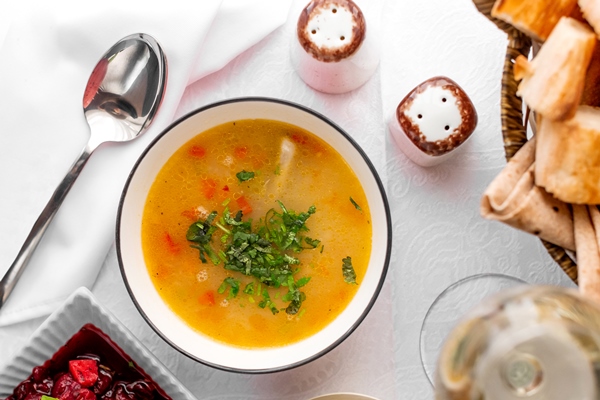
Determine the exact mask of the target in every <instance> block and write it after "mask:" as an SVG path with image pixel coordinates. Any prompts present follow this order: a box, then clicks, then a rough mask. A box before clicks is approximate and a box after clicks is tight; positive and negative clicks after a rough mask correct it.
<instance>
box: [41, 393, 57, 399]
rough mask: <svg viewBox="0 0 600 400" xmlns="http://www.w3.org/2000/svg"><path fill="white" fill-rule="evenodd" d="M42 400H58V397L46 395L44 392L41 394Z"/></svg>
mask: <svg viewBox="0 0 600 400" xmlns="http://www.w3.org/2000/svg"><path fill="white" fill-rule="evenodd" d="M42 400H58V399H57V398H56V397H50V396H46V395H45V394H43V395H42Z"/></svg>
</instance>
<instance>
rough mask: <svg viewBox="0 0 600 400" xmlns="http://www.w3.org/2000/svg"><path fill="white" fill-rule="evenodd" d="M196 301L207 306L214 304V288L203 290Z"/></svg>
mask: <svg viewBox="0 0 600 400" xmlns="http://www.w3.org/2000/svg"><path fill="white" fill-rule="evenodd" d="M198 301H199V302H200V304H204V305H207V306H214V305H215V292H214V290H207V291H206V292H204V294H202V296H200V298H199V299H198Z"/></svg>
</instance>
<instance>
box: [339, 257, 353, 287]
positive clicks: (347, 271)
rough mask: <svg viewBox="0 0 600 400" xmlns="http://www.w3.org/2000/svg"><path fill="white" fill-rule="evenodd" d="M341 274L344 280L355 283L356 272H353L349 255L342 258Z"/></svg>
mask: <svg viewBox="0 0 600 400" xmlns="http://www.w3.org/2000/svg"><path fill="white" fill-rule="evenodd" d="M342 275H344V281H345V282H347V283H353V284H355V285H356V272H354V267H353V266H352V257H350V256H348V257H346V258H343V259H342Z"/></svg>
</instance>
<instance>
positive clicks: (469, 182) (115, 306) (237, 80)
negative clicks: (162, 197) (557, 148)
mask: <svg viewBox="0 0 600 400" xmlns="http://www.w3.org/2000/svg"><path fill="white" fill-rule="evenodd" d="M305 2H306V1H301V0H296V1H295V3H294V5H293V7H292V9H291V12H290V18H289V19H288V21H287V23H286V24H285V25H284V26H283V27H281V28H280V29H279V30H277V31H275V32H274V33H273V34H271V35H270V36H268V37H267V38H266V39H265V40H263V41H262V42H261V43H259V44H258V45H256V46H254V47H253V48H251V49H250V50H249V51H247V52H246V53H244V54H242V55H241V56H239V57H238V58H236V59H235V60H234V61H232V62H231V63H230V64H229V65H227V67H226V68H224V69H223V70H221V71H219V72H217V73H215V74H213V75H210V76H208V77H206V78H204V79H202V80H200V81H198V82H196V83H195V84H194V85H192V86H190V87H189V88H188V90H187V91H186V93H185V96H184V98H183V99H182V101H181V104H180V106H179V110H178V115H183V114H185V113H187V112H189V111H191V110H193V109H195V108H197V107H200V106H203V105H206V104H208V103H211V102H214V101H218V100H222V99H227V98H232V97H241V96H268V97H277V98H283V99H286V100H290V101H294V102H297V103H300V104H303V105H305V106H308V107H311V108H313V109H315V110H317V111H318V112H320V113H322V114H325V115H326V116H328V117H329V118H331V119H332V120H333V121H334V122H336V123H337V124H338V125H340V126H341V127H342V128H344V129H345V130H346V131H347V132H348V133H349V134H350V135H351V136H352V137H353V138H355V139H356V141H357V142H358V143H359V144H360V145H361V146H362V147H363V149H364V150H365V151H366V152H367V153H368V154H369V156H370V157H371V159H372V161H373V163H374V165H375V167H376V169H377V170H378V172H379V173H380V175H381V178H382V180H383V182H384V184H385V186H386V190H387V195H388V198H389V201H390V207H391V210H392V218H393V234H394V240H393V254H392V260H391V264H390V269H389V273H388V279H387V282H386V284H385V285H384V288H383V291H382V293H381V294H380V296H379V298H378V300H377V303H376V304H375V307H374V308H373V310H372V311H371V313H370V314H369V315H368V317H367V318H366V319H365V321H364V322H363V323H362V324H361V326H360V327H359V328H358V330H357V331H356V332H354V333H353V334H352V335H351V336H350V337H349V338H348V339H347V340H346V341H345V342H344V343H342V344H341V345H340V346H338V347H337V348H336V349H334V350H333V351H331V352H330V353H328V354H327V355H325V356H324V357H322V358H321V359H319V360H317V361H314V362H312V363H310V364H308V365H305V366H302V367H299V368H296V369H294V370H291V371H286V372H281V373H277V374H269V375H259V376H248V375H240V374H231V373H226V372H222V371H217V370H214V369H211V368H208V367H205V366H203V365H200V364H197V363H195V362H193V361H191V360H190V359H188V358H186V357H184V356H182V355H181V354H179V353H177V352H176V351H175V350H173V349H171V348H170V347H169V346H168V345H167V344H166V343H164V342H163V341H162V340H161V339H160V338H159V337H158V336H156V335H155V334H154V332H153V331H152V330H151V329H150V327H149V326H148V325H147V324H146V323H145V322H144V321H143V319H142V318H141V316H140V314H139V313H138V312H137V310H136V309H135V307H134V305H133V303H132V302H131V300H130V299H129V297H128V295H127V292H126V289H125V286H124V284H123V281H122V279H121V276H120V273H119V270H118V263H117V258H116V253H115V249H114V246H113V247H112V248H111V250H110V252H109V253H108V254H107V257H106V260H105V262H104V265H103V267H102V270H101V272H100V275H99V277H98V279H97V281H96V283H95V285H94V286H93V288H92V291H93V293H94V294H95V296H96V297H97V298H98V299H99V300H100V301H101V302H102V303H103V304H104V305H105V306H106V307H107V308H108V309H109V310H111V311H112V312H113V313H114V314H115V315H116V316H117V317H118V318H119V319H121V320H122V321H123V322H124V323H125V324H126V325H127V326H128V327H129V328H130V329H131V331H132V332H133V333H134V334H135V335H136V336H138V337H139V338H140V339H141V340H142V342H143V343H144V344H145V345H146V346H147V347H148V348H149V349H151V350H152V351H153V352H154V353H155V354H156V355H157V356H158V357H159V358H160V359H161V360H162V361H163V362H164V363H165V365H166V366H167V367H168V368H170V369H171V370H172V371H173V372H174V373H175V375H176V376H178V377H179V379H180V380H181V381H182V382H183V383H184V384H185V385H186V386H187V387H188V388H189V389H190V390H191V391H192V392H193V393H194V394H195V395H196V396H197V397H198V398H199V399H273V400H274V399H298V400H301V399H308V398H310V397H311V396H316V395H319V394H325V393H331V392H339V391H344V392H358V393H364V394H368V395H371V396H374V397H377V398H379V399H381V400H388V399H419V400H422V399H426V398H431V397H432V393H433V389H432V386H431V384H430V383H429V381H428V379H427V376H426V374H425V373H424V371H423V368H422V366H421V358H420V353H419V350H420V346H421V343H420V341H419V334H420V330H421V324H422V322H423V319H424V318H425V315H426V313H427V310H428V308H429V307H430V305H431V304H432V302H433V301H434V300H435V299H436V297H437V296H438V295H439V294H440V293H441V292H442V291H443V290H444V289H446V288H447V287H448V286H449V285H451V284H453V283H455V282H457V281H459V280H460V279H462V278H465V277H468V276H472V275H475V274H480V273H501V274H507V275H510V276H514V277H518V278H520V279H522V280H524V281H526V282H528V283H532V284H542V283H551V284H559V285H570V281H569V280H568V279H567V278H566V276H565V275H564V274H563V273H562V271H560V269H559V268H558V267H557V266H556V265H555V264H554V263H553V261H552V260H551V259H550V257H549V256H548V255H547V253H546V252H545V250H544V248H543V246H542V245H541V244H540V243H539V241H538V240H537V239H536V238H533V237H530V236H528V235H525V234H523V233H521V232H517V231H515V230H513V229H510V228H508V227H505V226H502V225H500V224H497V223H493V222H488V221H485V220H483V219H482V218H481V217H480V216H479V200H480V197H481V193H482V192H483V190H484V188H485V187H486V186H487V185H488V184H489V182H490V181H491V180H492V179H493V177H494V176H495V175H496V174H497V173H498V172H499V171H500V169H501V168H502V167H503V165H504V163H505V161H504V156H503V153H502V140H501V137H500V118H499V109H500V105H499V94H500V77H501V65H502V62H503V57H504V50H505V46H506V38H505V37H504V35H503V34H502V33H501V32H499V31H498V30H497V29H496V28H495V27H494V26H493V25H492V24H491V23H489V22H488V21H487V20H485V18H483V17H482V16H480V15H479V14H478V13H477V11H476V9H475V7H474V6H473V5H472V3H471V1H470V0H452V1H448V0H428V1H410V0H385V1H384V0H379V1H375V0H372V4H373V5H374V6H373V7H374V9H376V10H377V11H378V12H379V13H380V15H381V21H380V22H379V21H377V20H375V21H374V22H373V23H374V24H377V26H378V27H379V28H380V30H381V32H380V36H381V37H380V40H381V43H382V48H383V52H382V57H381V64H380V67H379V69H378V70H377V72H376V73H375V75H374V76H373V78H372V79H371V80H370V81H368V82H367V83H366V84H365V85H364V86H363V87H361V88H359V89H357V90H355V91H353V92H350V93H347V94H343V95H327V94H322V93H319V92H316V91H314V90H312V89H310V88H309V87H307V86H306V85H305V84H304V83H303V82H302V81H301V80H300V78H299V77H298V76H297V74H296V73H295V71H294V70H293V68H292V66H291V63H290V59H289V50H288V49H289V43H290V40H292V38H293V36H292V35H293V30H294V28H295V19H296V18H297V15H298V13H299V10H300V9H301V8H302V7H303V6H304V5H305ZM7 10H8V11H10V6H9V5H8V4H4V5H2V8H0V16H2V15H4V17H2V19H0V28H1V29H0V43H1V39H2V35H3V34H4V32H5V30H6V23H7V21H8V20H9V19H8V18H7V17H6V15H8V14H7ZM2 11H5V12H4V13H3V12H2ZM436 75H446V76H448V77H450V78H452V79H453V80H455V81H457V82H458V83H459V84H460V85H461V86H462V87H463V88H464V89H465V91H466V92H467V93H468V94H469V96H470V97H471V99H472V100H473V103H474V104H475V107H476V109H477V111H478V114H479V124H478V127H477V130H476V131H475V133H474V135H473V137H472V138H471V140H470V141H469V142H467V144H466V145H465V146H464V148H463V149H462V151H461V153H460V154H457V156H456V157H454V158H453V159H451V160H450V161H448V162H446V163H444V164H442V165H440V166H438V167H435V168H431V169H423V168H420V167H417V166H415V165H414V164H412V163H411V162H410V161H408V159H407V158H406V157H405V156H404V155H403V154H402V153H401V152H400V151H399V150H398V149H397V148H396V147H395V145H394V143H393V142H392V141H391V139H390V137H389V133H388V131H387V128H386V120H387V118H389V116H390V115H391V113H392V112H393V109H394V108H395V106H396V105H397V103H398V102H399V101H400V100H401V99H402V98H403V97H404V95H405V94H406V93H408V91H410V90H411V89H412V88H413V87H414V86H416V85H417V84H419V83H420V82H422V81H423V80H425V79H427V78H430V77H432V76H436ZM490 290H493V287H492V288H490ZM461 300H462V303H461V304H456V307H449V308H448V310H447V312H446V313H445V318H446V320H445V321H439V322H440V326H442V325H444V323H446V322H448V321H447V320H450V321H453V320H455V319H456V318H459V317H460V315H461V312H459V310H464V309H465V307H467V308H468V306H470V303H471V302H472V301H473V299H472V298H471V299H470V298H469V297H468V296H466V297H464V298H462V299H461ZM41 321H42V319H37V320H33V321H29V322H26V323H22V324H18V325H13V326H9V327H4V328H0V364H3V363H4V362H7V361H8V360H10V357H11V354H13V353H14V352H15V351H16V350H17V349H18V348H20V347H21V346H23V345H24V344H25V343H26V342H27V339H28V336H29V335H30V334H31V333H32V332H33V331H34V330H35V329H36V328H37V327H38V326H39V324H40V323H41ZM433 322H434V324H433V326H435V323H436V322H437V321H433ZM439 334H440V335H441V334H443V329H440V331H439Z"/></svg>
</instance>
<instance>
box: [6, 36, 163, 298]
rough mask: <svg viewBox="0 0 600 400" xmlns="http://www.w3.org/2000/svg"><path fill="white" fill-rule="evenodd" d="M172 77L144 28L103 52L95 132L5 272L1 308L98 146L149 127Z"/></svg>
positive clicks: (94, 79) (92, 89) (95, 92)
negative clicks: (169, 77) (167, 80)
mask: <svg viewBox="0 0 600 400" xmlns="http://www.w3.org/2000/svg"><path fill="white" fill-rule="evenodd" d="M166 77H167V62H166V57H165V55H164V52H163V51H162V49H161V47H160V45H159V44H158V42H157V41H156V40H155V39H154V38H152V37H151V36H149V35H147V34H144V33H136V34H133V35H129V36H126V37H124V38H123V39H121V40H119V41H118V42H117V43H115V44H114V45H113V46H112V47H111V48H110V49H109V50H108V51H107V52H106V53H104V55H103V56H102V57H101V58H100V61H98V63H97V64H96V67H95V68H94V70H93V71H92V74H91V75H90V78H89V80H88V83H87V85H86V88H85V92H84V95H83V111H84V115H85V118H86V120H87V122H88V125H89V126H90V138H89V140H88V143H87V144H86V146H85V147H84V148H83V150H82V151H81V154H80V155H79V157H78V158H77V160H76V161H75V163H74V164H73V165H72V166H71V168H70V170H69V171H68V172H67V174H66V176H65V177H64V179H63V180H62V182H61V183H60V184H59V185H58V187H57V188H56V190H55V191H54V193H53V194H52V197H51V198H50V200H49V201H48V203H47V204H46V206H45V208H44V210H43V211H42V212H41V214H40V216H39V217H38V219H37V220H36V222H35V223H34V225H33V227H32V229H31V231H30V233H29V235H28V236H27V238H26V239H25V242H24V244H23V246H22V247H21V250H20V251H19V253H18V254H17V257H16V258H15V261H14V262H13V263H12V265H11V266H10V267H9V269H8V270H7V271H6V273H5V274H4V276H3V277H2V280H1V281H0V308H1V307H2V306H3V305H4V303H5V302H6V300H7V298H8V296H9V295H10V294H11V293H12V291H13V289H14V287H15V286H16V283H17V281H18V279H19V278H20V277H21V275H22V274H23V271H24V270H25V267H26V266H27V264H28V262H29V260H30V258H31V256H32V254H33V252H34V251H35V249H36V247H37V246H38V244H39V242H40V240H41V238H42V236H43V235H44V232H45V231H46V229H47V228H48V225H49V224H50V221H51V220H52V219H53V217H54V215H55V214H56V211H57V210H58V208H59V207H60V205H61V204H62V202H63V200H64V199H65V197H66V195H67V193H68V192H69V190H70V189H71V187H72V186H73V183H74V182H75V180H76V179H77V176H79V173H80V172H81V170H82V169H83V167H84V165H85V164H86V162H87V161H88V159H89V157H90V156H91V154H92V152H93V151H94V150H95V149H96V148H98V146H100V145H101V144H102V143H105V142H124V141H128V140H132V139H134V138H136V137H137V136H139V135H140V134H141V133H143V132H144V131H145V130H146V128H147V127H148V126H149V125H150V123H151V122H152V120H153V118H154V116H155V114H156V112H157V110H158V108H159V106H160V103H161V101H162V98H163V94H164V89H165V86H166V79H167V78H166Z"/></svg>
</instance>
